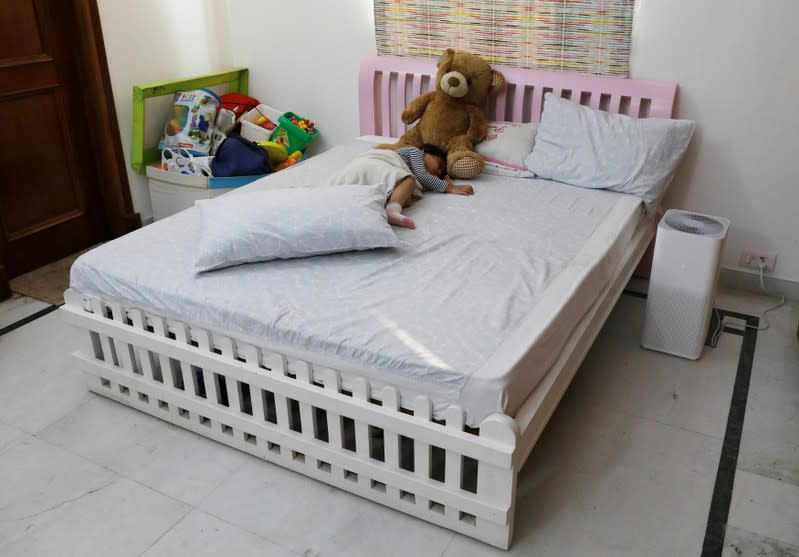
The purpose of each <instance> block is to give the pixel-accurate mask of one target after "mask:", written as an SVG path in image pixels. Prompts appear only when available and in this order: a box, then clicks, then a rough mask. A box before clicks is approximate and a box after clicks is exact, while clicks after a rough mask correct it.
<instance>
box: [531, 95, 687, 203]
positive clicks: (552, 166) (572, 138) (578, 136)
mask: <svg viewBox="0 0 799 557" xmlns="http://www.w3.org/2000/svg"><path fill="white" fill-rule="evenodd" d="M695 127H696V123H695V122H693V121H691V120H670V119H663V118H643V119H635V118H630V117H629V116H625V115H623V114H609V113H607V112H603V111H600V110H594V109H592V108H589V107H587V106H582V105H579V104H577V103H574V102H572V101H569V100H566V99H561V98H559V97H556V96H555V95H553V94H552V93H547V94H546V95H545V96H544V113H543V114H542V115H541V123H540V125H539V126H538V134H537V136H536V142H535V147H534V148H533V152H532V153H530V155H529V156H528V157H527V159H526V161H525V162H526V164H527V168H529V169H530V170H531V171H533V172H535V174H536V176H538V177H540V178H546V179H550V180H556V181H558V182H563V183H566V184H570V185H573V186H580V187H584V188H599V189H609V190H612V191H617V192H622V193H629V194H633V195H637V196H638V197H640V198H641V199H642V200H643V201H644V203H645V204H646V207H647V213H649V214H654V212H655V210H656V208H657V206H658V204H659V203H660V200H661V199H662V198H663V195H664V194H665V193H666V188H668V186H669V183H670V182H671V179H672V177H673V175H674V171H675V170H676V168H677V165H678V164H679V163H680V160H681V159H682V157H683V155H684V154H685V150H686V149H687V148H688V143H689V142H690V141H691V135H692V134H693V133H694V128H695Z"/></svg>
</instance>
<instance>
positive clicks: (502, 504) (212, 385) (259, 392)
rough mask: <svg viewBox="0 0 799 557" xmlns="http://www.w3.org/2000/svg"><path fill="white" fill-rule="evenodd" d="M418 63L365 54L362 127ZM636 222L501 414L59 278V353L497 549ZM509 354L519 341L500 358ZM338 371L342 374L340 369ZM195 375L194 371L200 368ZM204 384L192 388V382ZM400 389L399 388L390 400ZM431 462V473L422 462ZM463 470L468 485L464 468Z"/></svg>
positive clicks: (615, 94) (184, 415)
mask: <svg viewBox="0 0 799 557" xmlns="http://www.w3.org/2000/svg"><path fill="white" fill-rule="evenodd" d="M502 71H503V73H504V74H505V76H506V79H507V82H508V88H507V89H506V90H505V92H503V93H502V94H501V95H500V96H498V97H497V98H495V99H491V100H490V102H489V103H488V105H487V108H486V111H487V113H488V116H489V118H491V119H505V120H512V121H530V120H533V121H538V120H539V118H540V113H541V105H542V101H543V93H544V92H545V91H547V90H553V91H554V93H555V94H558V95H561V96H564V97H570V98H573V99H577V98H579V99H580V101H581V102H582V103H584V104H589V105H591V106H595V107H597V108H602V109H608V110H610V111H612V112H622V113H628V114H630V115H631V116H634V117H645V116H647V115H651V116H661V117H670V116H671V112H672V106H673V103H674V97H675V93H676V85H674V84H668V83H651V82H640V81H633V80H624V79H615V78H602V77H594V76H585V75H575V74H566V73H551V72H541V71H531V70H522V69H513V68H502ZM434 75H435V66H434V64H433V63H432V62H428V61H420V60H408V59H403V58H393V57H370V58H367V59H366V60H364V61H363V63H362V65H361V74H360V106H361V109H360V115H361V133H362V134H364V135H394V136H396V135H399V133H401V131H402V129H404V128H403V124H401V122H400V120H399V114H400V113H401V108H402V107H404V106H405V105H406V99H407V100H410V99H412V98H414V97H415V96H416V95H418V94H420V93H421V92H424V91H425V90H427V89H428V88H429V84H430V82H431V76H434ZM653 233H654V229H653V227H652V226H642V227H639V228H638V229H637V230H636V232H635V234H634V237H633V239H632V241H631V242H630V244H629V246H628V247H627V249H626V252H625V254H624V257H623V260H622V261H623V263H622V264H621V265H620V266H619V267H618V268H617V269H616V271H615V275H614V278H613V280H612V281H611V282H610V284H608V285H607V287H606V288H605V289H604V291H603V292H602V294H601V295H600V296H599V298H598V299H597V300H596V302H595V303H594V304H593V306H592V307H591V308H590V309H589V311H588V312H587V313H586V314H585V316H584V317H583V318H582V320H581V321H580V322H579V324H578V326H577V327H576V329H575V330H574V331H573V332H572V334H571V336H570V337H569V338H568V340H567V342H566V344H565V346H564V349H563V351H562V353H561V355H560V357H559V359H558V360H557V361H556V362H555V364H554V365H553V366H552V368H551V369H550V370H549V372H548V373H547V374H546V375H545V376H544V378H543V380H542V381H541V382H540V384H539V385H538V386H537V387H536V389H535V390H534V391H533V392H532V393H531V394H530V395H529V397H528V398H527V400H526V401H525V403H524V404H523V405H522V407H521V409H520V410H519V411H518V412H517V413H516V415H515V416H514V417H510V416H507V415H504V414H493V415H491V416H489V417H488V418H486V419H485V420H484V421H483V422H482V423H481V424H480V427H479V429H471V428H466V427H464V418H463V412H462V411H461V409H460V408H458V407H451V408H449V409H448V410H447V412H446V420H444V421H440V420H433V419H432V416H431V407H432V406H431V401H430V399H429V398H427V397H426V396H418V397H417V398H416V399H415V400H414V401H412V403H410V404H408V403H407V402H406V405H408V406H410V407H402V406H401V405H400V400H399V394H398V393H399V390H398V389H397V388H395V387H392V386H388V387H384V388H382V389H381V390H380V392H373V391H372V389H371V385H370V383H369V381H368V379H366V378H358V377H356V378H355V379H353V380H352V390H351V391H347V390H345V389H343V388H342V386H341V374H340V373H339V371H337V370H334V369H330V368H328V367H325V366H323V365H319V363H318V361H315V357H314V355H313V354H310V353H303V352H301V351H297V350H292V349H287V348H285V347H280V346H277V345H275V344H273V343H272V342H270V339H268V338H247V337H243V336H242V335H235V336H234V335H232V334H228V333H226V332H225V331H219V330H215V329H212V328H209V327H205V326H202V325H199V324H195V323H188V322H184V321H180V320H176V319H171V318H167V317H165V316H164V315H160V314H158V313H155V312H151V311H146V310H142V309H140V308H136V307H128V306H126V305H125V304H124V303H122V302H120V301H119V300H114V299H106V298H101V297H91V296H83V295H80V294H78V293H76V292H73V291H70V290H68V291H67V292H66V294H65V300H66V304H65V305H64V307H63V308H62V309H61V311H62V313H63V315H64V317H65V319H66V320H67V321H68V322H69V323H71V324H73V325H75V326H77V327H79V328H81V329H83V330H85V331H86V332H87V334H86V335H85V339H86V342H85V347H84V348H83V349H82V350H78V351H76V352H75V353H74V354H73V356H74V358H75V360H76V361H77V363H78V365H79V366H80V367H81V368H82V369H83V371H85V372H86V374H87V376H88V379H89V389H91V390H92V391H94V392H96V393H98V394H100V395H103V396H106V397H108V398H111V399H114V400H116V401H118V402H121V403H122V404H126V405H128V406H131V407H133V408H136V409H138V410H141V411H143V412H146V413H148V414H151V415H153V416H156V417H158V418H161V419H163V420H166V421H168V422H171V423H173V424H176V425H178V426H180V427H183V428H186V429H189V430H191V431H194V432H196V433H198V434H200V435H203V436H205V437H209V438H211V439H214V440H216V441H219V442H220V443H224V444H226V445H229V446H231V447H235V448H237V449H240V450H242V451H246V452H248V453H250V454H252V455H255V456H257V457H260V458H262V459H264V460H268V461H270V462H273V463H275V464H279V465H281V466H284V467H286V468H290V469H292V470H295V471H296V472H299V473H301V474H304V475H306V476H310V477H312V478H315V479H317V480H320V481H323V482H325V483H327V484H330V485H333V486H336V487H339V488H341V489H344V490H346V491H349V492H351V493H355V494H357V495H360V496H362V497H365V498H367V499H371V500H372V501H375V502H378V503H382V504H383V505H387V506H389V507H392V508H394V509H397V510H399V511H402V512H405V513H408V514H411V515H414V516H417V517H419V518H421V519H424V520H427V521H429V522H432V523H435V524H438V525H441V526H445V527H447V528H450V529H452V530H455V531H457V532H460V533H462V534H465V535H467V536H471V537H474V538H477V539H480V540H482V541H484V542H487V543H489V544H491V545H494V546H497V547H500V548H504V549H507V548H508V547H509V545H510V543H511V540H512V536H513V519H514V511H515V498H516V497H515V495H516V478H517V474H518V472H519V470H520V469H521V467H522V465H523V464H524V462H525V460H526V459H527V456H528V455H529V454H530V451H531V450H532V448H533V445H534V444H535V442H536V440H537V439H538V437H539V435H540V434H541V432H542V430H543V429H544V426H545V425H546V423H547V421H548V419H549V417H550V416H551V415H552V413H553V411H554V409H555V407H556V405H557V404H558V402H559V401H560V399H561V397H562V395H563V393H564V391H565V390H566V388H567V387H568V385H569V383H570V382H571V380H572V377H573V376H574V374H575V372H576V371H577V369H578V367H579V366H580V364H581V362H582V361H583V358H584V357H585V354H586V352H587V351H588V349H589V348H590V346H591V344H592V342H593V341H594V338H595V337H596V335H597V333H598V332H599V330H600V328H601V327H602V325H603V323H604V322H605V320H606V318H607V316H608V314H609V313H610V311H611V309H612V308H613V306H614V304H615V303H616V300H617V299H618V297H619V295H620V293H621V291H622V289H623V288H624V286H625V284H626V283H627V281H628V279H629V278H630V276H631V274H632V272H633V270H634V269H635V266H636V264H637V262H638V261H639V260H640V258H641V255H642V254H643V253H644V250H645V249H646V247H647V245H648V244H649V243H650V241H651V239H652V236H653ZM512 360H513V361H515V362H516V365H524V354H519V355H518V356H517V357H513V358H512ZM343 371H345V372H347V376H348V377H353V376H357V375H358V374H357V372H356V371H352V370H346V369H344V370H343ZM200 378H202V379H201V380H200ZM203 387H204V388H203ZM403 402H405V401H403ZM442 457H443V461H444V464H443V467H437V466H436V468H437V469H436V470H433V468H434V467H433V466H432V462H433V460H435V461H436V462H439V463H440V462H441V460H442ZM475 477H476V484H475V481H474V478H475Z"/></svg>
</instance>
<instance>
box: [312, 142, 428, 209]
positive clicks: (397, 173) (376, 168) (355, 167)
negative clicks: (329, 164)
mask: <svg viewBox="0 0 799 557" xmlns="http://www.w3.org/2000/svg"><path fill="white" fill-rule="evenodd" d="M406 176H413V174H412V173H411V170H410V169H409V168H408V165H407V164H405V161H404V160H402V157H401V156H399V155H398V154H397V153H395V152H394V151H391V150H389V149H370V150H369V151H367V152H366V153H364V154H362V155H360V156H358V157H356V158H355V159H353V160H352V161H351V162H349V163H348V164H347V165H346V166H344V168H342V169H341V170H339V171H337V172H334V173H333V175H332V176H330V178H329V179H328V180H327V185H332V186H341V185H348V184H360V185H362V186H372V185H378V184H379V185H384V186H386V188H387V189H386V196H390V195H391V192H392V191H394V187H395V186H396V185H397V184H398V183H399V181H400V180H402V179H403V178H405V177H406ZM414 197H416V198H419V197H422V187H421V185H420V184H419V182H418V181H417V182H416V192H415V194H414Z"/></svg>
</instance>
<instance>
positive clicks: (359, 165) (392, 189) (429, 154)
mask: <svg viewBox="0 0 799 557" xmlns="http://www.w3.org/2000/svg"><path fill="white" fill-rule="evenodd" d="M446 161H447V153H446V152H445V151H443V150H442V149H439V148H438V147H436V146H435V145H422V147H421V149H420V148H419V147H402V148H400V149H396V150H393V151H391V150H387V149H372V150H370V151H367V152H366V153H364V154H363V155H361V156H359V157H358V158H356V159H355V160H353V161H352V162H351V163H349V164H348V165H347V166H345V167H344V168H343V169H342V170H341V171H340V172H337V173H336V174H335V175H333V176H332V177H331V178H330V179H329V180H328V183H329V184H330V185H342V184H364V185H371V184H387V185H388V186H389V187H388V191H387V193H386V199H387V201H386V218H387V219H388V222H389V223H391V224H393V225H396V226H404V227H405V228H416V224H415V223H414V222H413V220H412V219H411V218H410V217H408V216H406V215H404V214H402V209H403V208H405V207H407V206H408V205H410V203H411V202H412V201H413V200H415V199H421V197H422V191H423V190H424V191H437V192H440V193H454V194H458V195H472V194H473V193H474V189H472V186H469V185H465V184H464V185H455V184H453V183H452V180H451V179H450V177H449V176H446V175H445V170H446V167H447V163H446Z"/></svg>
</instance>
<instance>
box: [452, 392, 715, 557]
mask: <svg viewBox="0 0 799 557" xmlns="http://www.w3.org/2000/svg"><path fill="white" fill-rule="evenodd" d="M720 450H721V442H720V441H719V440H718V439H716V438H714V437H710V436H706V435H701V434H697V433H693V432H688V431H684V430H681V429H677V428H673V427H671V426H666V425H663V424H659V423H656V422H653V421H651V420H647V419H643V418H636V417H633V416H630V415H628V414H624V413H621V412H617V411H612V410H608V409H606V408H603V407H600V406H598V405H596V404H593V403H590V402H585V401H584V400H580V399H577V398H576V397H569V398H567V399H564V401H562V402H561V404H560V405H559V406H558V408H557V410H556V411H555V414H554V415H553V417H552V419H551V421H550V424H549V425H548V426H547V429H546V430H545V431H544V434H543V436H542V438H541V439H540V441H539V443H538V444H537V445H536V447H535V448H534V449H533V452H532V454H531V455H530V458H529V459H528V461H527V464H526V465H525V467H524V468H523V469H522V472H521V474H520V477H519V483H518V499H517V504H516V527H515V537H514V542H513V545H512V547H511V549H510V551H509V552H508V553H507V555H519V556H522V555H536V556H549V555H552V556H558V555H560V556H562V555H591V556H592V557H593V556H600V555H608V556H610V555H613V556H618V555H630V556H639V555H695V554H698V553H699V550H700V548H701V546H702V541H703V539H704V533H705V525H706V522H707V513H708V508H709V504H710V499H711V496H712V492H713V485H714V482H715V472H716V467H717V465H718V456H719V452H720ZM494 554H496V555H503V554H505V553H503V552H499V551H493V550H492V549H491V548H488V547H487V546H485V544H481V543H479V542H476V541H474V540H470V539H467V538H465V537H463V536H456V538H455V540H454V541H453V543H452V544H451V545H450V547H449V549H448V550H447V552H446V553H445V555H447V556H452V557H455V556H463V557H466V556H471V555H474V556H477V555H494Z"/></svg>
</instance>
